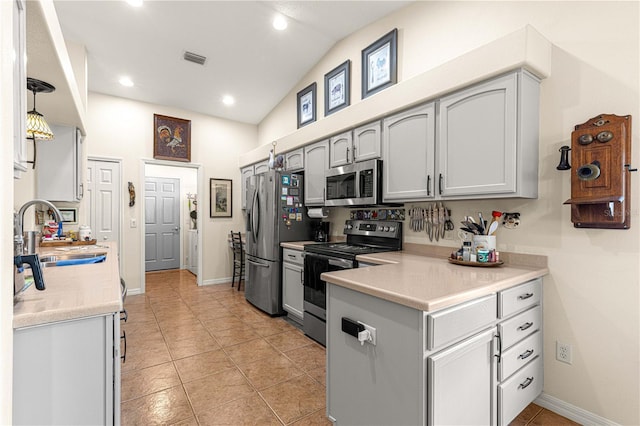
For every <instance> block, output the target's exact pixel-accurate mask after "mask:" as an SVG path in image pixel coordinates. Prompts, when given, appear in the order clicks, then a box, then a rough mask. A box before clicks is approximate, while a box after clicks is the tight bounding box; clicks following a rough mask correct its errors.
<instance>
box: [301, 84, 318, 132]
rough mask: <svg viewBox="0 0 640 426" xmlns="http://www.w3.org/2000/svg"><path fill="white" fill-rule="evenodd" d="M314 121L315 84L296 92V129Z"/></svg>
mask: <svg viewBox="0 0 640 426" xmlns="http://www.w3.org/2000/svg"><path fill="white" fill-rule="evenodd" d="M314 121H316V83H313V84H310V85H309V86H307V87H305V88H304V89H302V90H301V91H299V92H298V129H299V128H300V127H302V126H306V125H307V124H309V123H313V122H314Z"/></svg>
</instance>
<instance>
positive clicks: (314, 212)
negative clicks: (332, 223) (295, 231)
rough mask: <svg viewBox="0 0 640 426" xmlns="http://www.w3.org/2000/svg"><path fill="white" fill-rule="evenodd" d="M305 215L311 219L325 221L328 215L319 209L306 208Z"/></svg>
mask: <svg viewBox="0 0 640 426" xmlns="http://www.w3.org/2000/svg"><path fill="white" fill-rule="evenodd" d="M307 213H308V214H309V217H310V218H311V219H325V218H326V217H327V216H328V215H329V213H328V212H327V211H326V210H324V209H323V208H321V207H318V208H314V209H312V208H310V207H309V208H307Z"/></svg>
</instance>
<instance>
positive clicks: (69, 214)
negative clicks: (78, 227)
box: [58, 208, 78, 224]
mask: <svg viewBox="0 0 640 426" xmlns="http://www.w3.org/2000/svg"><path fill="white" fill-rule="evenodd" d="M58 210H60V214H61V215H62V223H68V224H76V223H78V209H75V208H69V209H64V208H62V209H58Z"/></svg>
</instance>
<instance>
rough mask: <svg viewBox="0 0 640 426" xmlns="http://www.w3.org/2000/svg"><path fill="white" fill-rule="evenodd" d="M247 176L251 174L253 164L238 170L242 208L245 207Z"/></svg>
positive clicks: (244, 208)
mask: <svg viewBox="0 0 640 426" xmlns="http://www.w3.org/2000/svg"><path fill="white" fill-rule="evenodd" d="M249 176H253V166H248V167H245V168H243V169H241V170H240V180H241V182H240V188H241V191H242V194H241V197H240V198H241V199H242V209H243V210H246V208H247V178H248V177H249Z"/></svg>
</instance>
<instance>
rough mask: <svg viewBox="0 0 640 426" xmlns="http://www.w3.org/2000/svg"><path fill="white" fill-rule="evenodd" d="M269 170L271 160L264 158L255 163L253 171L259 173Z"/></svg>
mask: <svg viewBox="0 0 640 426" xmlns="http://www.w3.org/2000/svg"><path fill="white" fill-rule="evenodd" d="M268 170H269V160H264V161H261V162H259V163H256V164H254V165H253V173H254V174H256V175H259V174H260V173H264V172H266V171H268Z"/></svg>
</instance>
